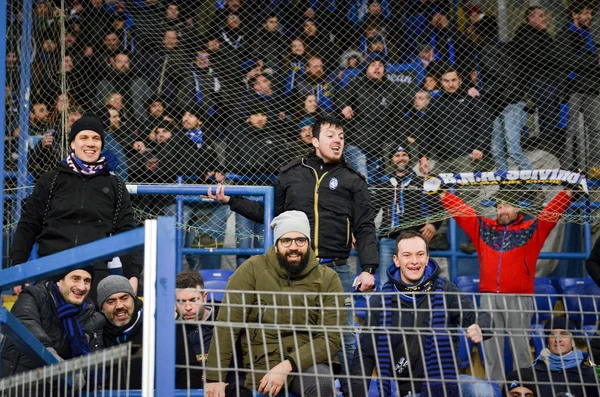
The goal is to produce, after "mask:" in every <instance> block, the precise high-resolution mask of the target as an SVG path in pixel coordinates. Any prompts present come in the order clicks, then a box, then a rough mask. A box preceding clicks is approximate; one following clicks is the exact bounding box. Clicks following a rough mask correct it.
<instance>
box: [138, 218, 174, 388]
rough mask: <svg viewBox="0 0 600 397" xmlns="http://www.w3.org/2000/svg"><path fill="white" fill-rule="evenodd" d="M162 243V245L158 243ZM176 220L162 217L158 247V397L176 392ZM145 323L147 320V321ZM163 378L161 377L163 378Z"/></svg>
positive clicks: (159, 221) (159, 226)
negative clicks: (174, 314)
mask: <svg viewBox="0 0 600 397" xmlns="http://www.w3.org/2000/svg"><path fill="white" fill-rule="evenodd" d="M158 242H160V244H158ZM175 256H176V249H175V220H174V219H173V218H168V217H164V216H161V217H158V235H157V244H156V262H157V263H156V264H157V268H156V357H159V360H157V361H156V365H155V368H156V369H155V370H156V379H160V381H159V382H156V395H157V396H172V395H173V393H174V391H175V371H174V370H173V368H174V366H175V317H174V316H173V308H174V307H175V269H173V263H174V261H175ZM144 321H145V320H144ZM159 377H160V378H159Z"/></svg>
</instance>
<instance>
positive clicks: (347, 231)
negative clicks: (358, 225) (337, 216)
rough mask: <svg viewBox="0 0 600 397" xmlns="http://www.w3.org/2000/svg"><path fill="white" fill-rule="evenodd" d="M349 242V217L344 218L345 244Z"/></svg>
mask: <svg viewBox="0 0 600 397" xmlns="http://www.w3.org/2000/svg"><path fill="white" fill-rule="evenodd" d="M349 244H350V219H349V218H346V245H349Z"/></svg>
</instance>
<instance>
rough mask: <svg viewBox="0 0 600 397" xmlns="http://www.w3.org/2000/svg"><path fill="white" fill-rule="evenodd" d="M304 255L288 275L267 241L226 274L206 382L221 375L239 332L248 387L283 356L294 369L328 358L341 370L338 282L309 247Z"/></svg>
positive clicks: (340, 293) (341, 310)
mask: <svg viewBox="0 0 600 397" xmlns="http://www.w3.org/2000/svg"><path fill="white" fill-rule="evenodd" d="M308 255H309V260H308V265H307V266H306V268H305V269H304V270H303V271H302V272H301V273H299V274H294V275H292V274H289V273H288V272H287V271H286V270H285V269H284V268H283V267H281V265H280V264H279V262H278V260H277V254H276V253H275V249H274V248H273V247H271V248H269V250H268V251H267V253H266V254H264V255H257V256H254V257H252V258H250V259H248V260H247V261H246V262H244V263H243V264H242V265H241V266H240V267H239V268H238V269H237V270H236V271H235V273H234V274H233V275H232V276H231V277H230V279H229V282H228V283H227V292H226V294H225V297H224V299H223V306H222V307H221V309H220V310H219V315H218V317H217V322H218V323H220V324H217V325H216V326H215V328H214V335H213V339H212V342H211V345H210V349H209V352H208V362H207V365H206V368H207V370H206V380H207V381H208V382H218V381H224V380H225V377H226V373H227V371H228V370H229V368H228V367H229V363H230V362H231V358H232V354H233V351H234V344H233V341H235V340H237V338H238V336H241V337H240V341H241V348H242V354H243V357H244V362H243V367H244V368H245V369H251V368H252V369H253V371H252V373H249V374H248V375H247V376H246V387H249V388H253V389H256V388H257V387H258V384H259V383H260V380H261V379H262V377H263V376H264V375H265V374H266V373H267V372H268V371H269V370H270V369H271V368H273V367H275V366H276V365H277V364H279V363H281V362H282V361H285V360H286V359H289V360H290V361H291V362H292V366H294V369H295V370H297V371H298V372H302V371H303V370H306V369H307V368H309V367H311V366H313V365H314V364H320V363H332V364H333V366H334V370H339V367H340V366H339V362H338V361H337V358H336V357H337V352H338V349H339V347H340V338H341V335H340V331H341V329H339V330H336V328H337V327H341V326H343V325H344V319H345V312H344V297H343V289H342V283H341V281H340V278H339V277H338V275H337V273H336V272H335V271H334V270H333V269H330V268H328V267H327V266H321V265H319V263H318V262H317V259H316V257H315V254H314V251H313V250H312V249H311V248H309V252H308ZM241 291H244V292H243V293H242V292H241ZM273 292H274V293H273ZM298 293H300V294H298ZM223 323H229V324H232V326H231V327H229V326H223V325H222V324H223ZM236 323H238V324H240V325H241V324H242V323H243V324H247V326H246V327H236V326H235V325H236ZM274 324H276V325H278V326H277V327H274V326H273V325H274ZM324 331H327V332H324ZM336 331H337V332H336ZM238 366H239V364H238ZM217 368H219V369H222V370H220V371H218V370H216V369H217ZM288 381H291V380H290V379H288Z"/></svg>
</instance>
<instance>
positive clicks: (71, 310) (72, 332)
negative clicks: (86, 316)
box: [50, 283, 92, 357]
mask: <svg viewBox="0 0 600 397" xmlns="http://www.w3.org/2000/svg"><path fill="white" fill-rule="evenodd" d="M50 293H51V294H52V297H53V298H54V302H55V303H56V311H57V312H58V318H59V319H60V320H61V321H62V323H63V327H64V329H65V333H66V334H67V340H68V341H69V345H70V346H71V354H72V357H78V356H82V355H84V354H89V353H91V351H92V349H91V347H90V344H89V343H88V340H87V338H86V337H85V333H84V332H83V328H81V324H80V323H79V320H77V315H79V314H80V313H82V312H83V311H84V310H85V309H86V308H87V302H86V301H85V300H84V301H83V304H82V305H80V306H75V305H73V304H71V303H67V302H66V301H65V298H64V297H63V296H62V294H61V292H60V289H59V288H58V285H56V283H54V284H52V287H51V288H50Z"/></svg>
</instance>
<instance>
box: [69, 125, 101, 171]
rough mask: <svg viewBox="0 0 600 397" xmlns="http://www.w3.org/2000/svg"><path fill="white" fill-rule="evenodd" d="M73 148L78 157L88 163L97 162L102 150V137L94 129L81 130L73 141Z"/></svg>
mask: <svg viewBox="0 0 600 397" xmlns="http://www.w3.org/2000/svg"><path fill="white" fill-rule="evenodd" d="M71 149H73V152H75V156H77V158H78V159H80V160H82V161H84V162H86V163H95V162H96V161H98V159H99V158H100V152H101V151H102V137H101V136H100V134H98V133H97V132H95V131H92V130H83V131H80V132H79V133H78V134H77V135H76V136H75V139H74V140H73V142H71Z"/></svg>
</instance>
